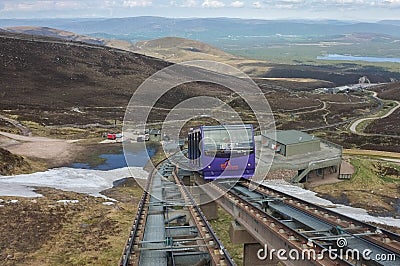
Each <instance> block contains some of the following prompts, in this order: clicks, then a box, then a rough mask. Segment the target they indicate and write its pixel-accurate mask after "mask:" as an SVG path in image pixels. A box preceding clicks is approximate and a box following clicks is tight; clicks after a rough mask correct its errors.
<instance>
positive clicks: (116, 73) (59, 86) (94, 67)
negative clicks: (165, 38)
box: [0, 33, 168, 125]
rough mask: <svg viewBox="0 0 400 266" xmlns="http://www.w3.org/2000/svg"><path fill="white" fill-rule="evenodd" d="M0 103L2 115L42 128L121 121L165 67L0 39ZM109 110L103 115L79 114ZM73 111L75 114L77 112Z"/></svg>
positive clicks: (100, 51) (95, 49)
mask: <svg viewBox="0 0 400 266" xmlns="http://www.w3.org/2000/svg"><path fill="white" fill-rule="evenodd" d="M0 56H1V58H2V64H0V85H1V87H2V89H1V93H0V102H1V106H2V109H3V110H11V111H10V112H8V113H7V114H9V115H18V116H19V119H20V120H21V119H22V120H27V121H35V122H38V123H41V124H44V125H52V124H74V123H77V124H86V123H96V122H100V123H106V122H107V120H112V121H114V119H122V117H123V114H124V109H118V108H111V107H114V106H121V107H126V105H127V104H128V102H129V100H130V98H131V96H132V94H133V92H134V90H135V89H136V88H137V87H138V86H139V84H141V83H142V82H143V81H144V80H145V79H146V78H148V77H149V76H151V75H152V74H153V73H155V72H156V71H158V70H160V69H162V68H164V67H165V66H167V65H168V63H166V62H164V61H161V60H158V59H155V58H151V57H146V56H142V55H140V54H134V53H128V52H124V51H118V50H115V49H110V48H106V47H102V46H96V45H86V44H81V43H75V42H65V41H60V40H56V39H50V38H39V37H35V40H34V41H32V37H31V36H29V35H14V34H12V33H0ZM94 107H110V109H108V110H105V111H99V110H97V109H91V110H87V111H83V112H81V113H80V112H79V109H82V110H83V109H85V108H94ZM77 110H78V111H77Z"/></svg>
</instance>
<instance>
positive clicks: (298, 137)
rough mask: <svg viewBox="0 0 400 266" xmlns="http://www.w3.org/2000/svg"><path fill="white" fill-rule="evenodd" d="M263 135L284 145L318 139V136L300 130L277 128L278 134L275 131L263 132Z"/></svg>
mask: <svg viewBox="0 0 400 266" xmlns="http://www.w3.org/2000/svg"><path fill="white" fill-rule="evenodd" d="M262 135H263V136H264V137H266V138H269V139H272V140H274V141H276V142H279V143H281V144H283V145H290V144H297V143H303V142H309V141H315V140H318V138H316V137H314V136H312V135H309V134H307V133H304V132H302V131H298V130H277V131H276V135H275V134H274V132H263V134H262Z"/></svg>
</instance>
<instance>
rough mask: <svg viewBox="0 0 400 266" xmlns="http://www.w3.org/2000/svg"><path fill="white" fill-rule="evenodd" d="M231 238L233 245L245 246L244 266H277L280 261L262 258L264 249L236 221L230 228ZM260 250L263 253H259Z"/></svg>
mask: <svg viewBox="0 0 400 266" xmlns="http://www.w3.org/2000/svg"><path fill="white" fill-rule="evenodd" d="M229 237H230V239H231V242H232V243H234V244H243V265H244V266H253V265H255V266H257V265H277V263H278V260H277V259H275V258H273V259H271V258H268V256H266V258H265V259H263V258H262V256H264V255H265V250H264V247H263V246H262V245H260V244H259V243H258V242H257V240H255V239H254V237H253V236H251V235H250V234H249V233H248V232H247V230H246V229H245V228H244V227H243V226H241V225H240V224H239V223H237V222H236V221H233V222H232V223H231V225H230V227H229ZM260 249H262V251H261V252H259V250H260ZM267 252H268V251H267ZM257 254H259V255H260V256H261V259H259V258H258V255H257Z"/></svg>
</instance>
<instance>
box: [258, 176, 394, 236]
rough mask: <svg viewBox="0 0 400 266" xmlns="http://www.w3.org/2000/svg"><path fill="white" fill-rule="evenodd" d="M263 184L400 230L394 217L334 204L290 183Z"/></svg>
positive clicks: (358, 218) (344, 213)
mask: <svg viewBox="0 0 400 266" xmlns="http://www.w3.org/2000/svg"><path fill="white" fill-rule="evenodd" d="M263 184H264V185H266V186H267V187H270V188H272V189H275V190H278V191H281V192H283V193H286V194H288V195H291V196H293V197H296V198H299V199H302V200H305V201H308V202H310V203H314V204H317V205H320V206H322V207H326V208H329V209H330V210H332V211H335V212H337V213H340V214H343V215H346V216H348V217H351V218H353V219H356V220H359V221H364V222H373V223H377V224H386V225H389V226H396V227H399V228H400V219H395V218H392V217H376V216H372V215H370V214H368V213H367V211H366V210H364V209H361V208H354V207H350V206H345V205H343V204H334V203H332V202H331V201H329V200H326V199H322V198H320V197H317V196H316V194H317V193H315V192H312V191H310V190H307V189H303V188H301V187H298V186H294V185H290V184H288V183H286V184H283V183H279V184H277V183H275V182H270V181H264V182H263Z"/></svg>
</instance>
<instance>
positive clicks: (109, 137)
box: [107, 133, 117, 140]
mask: <svg viewBox="0 0 400 266" xmlns="http://www.w3.org/2000/svg"><path fill="white" fill-rule="evenodd" d="M107 139H110V140H116V139H117V134H113V133H108V134H107Z"/></svg>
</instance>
